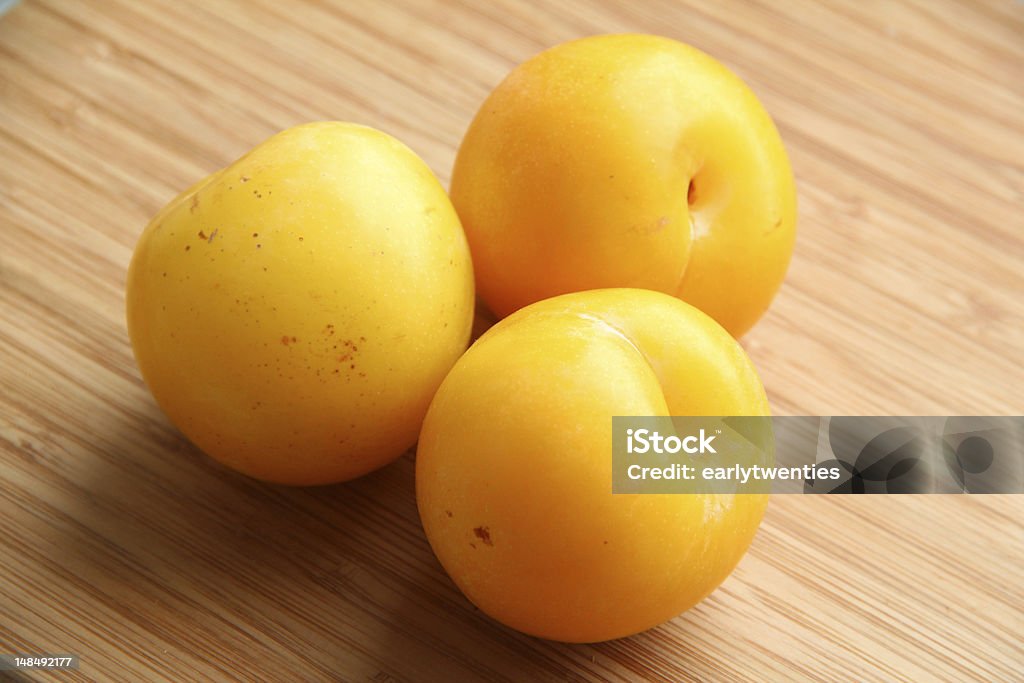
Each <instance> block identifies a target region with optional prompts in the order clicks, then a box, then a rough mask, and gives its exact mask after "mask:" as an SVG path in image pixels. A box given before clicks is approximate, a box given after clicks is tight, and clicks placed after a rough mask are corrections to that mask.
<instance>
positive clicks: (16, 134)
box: [0, 0, 1024, 681]
mask: <svg viewBox="0 0 1024 683" xmlns="http://www.w3.org/2000/svg"><path fill="white" fill-rule="evenodd" d="M623 31H642V32H656V33H662V34H666V35H669V36H672V37H675V38H678V39H681V40H684V41H687V42H690V43H692V44H694V45H696V46H698V47H700V48H702V49H704V50H706V51H708V52H710V53H711V54H713V55H716V56H717V57H718V58H720V59H721V60H723V61H724V62H726V63H727V64H728V65H729V66H731V67H732V68H733V69H735V70H736V71H737V72H738V73H739V74H741V75H742V76H743V77H744V78H745V79H746V80H747V81H748V82H749V83H750V85H751V86H752V87H753V89H754V90H755V91H756V92H757V93H758V95H759V96H760V97H761V98H762V99H763V101H764V103H765V105H766V106H767V108H768V110H769V111H770V112H771V113H772V115H773V116H774V117H775V119H776V121H777V122H778V126H779V129H780V131H781V133H782V135H783V138H784V139H785V141H786V143H787V146H788V148H789V150H790V153H791V157H792V161H793V165H794V168H795V172H796V175H797V180H798V184H799V191H800V228H799V229H800V232H799V240H798V245H797V249H796V254H795V257H794V260H793V265H792V268H791V271H790V274H789V278H788V280H787V281H786V284H785V286H784V287H783V289H782V291H781V293H780V294H779V296H778V299H777V300H776V303H775V305H774V306H773V308H772V310H771V311H770V313H769V314H768V315H767V316H766V317H765V319H764V320H763V321H762V322H761V323H760V324H759V325H758V327H756V328H755V329H754V330H753V331H752V332H751V333H750V334H748V335H747V337H746V338H745V339H744V340H743V342H744V345H745V346H746V347H747V349H748V350H749V351H750V354H751V356H752V357H753V359H754V361H755V362H756V364H757V366H758V367H759V369H760V371H761V373H762V376H763V379H764V381H765V384H766V385H767V388H768V392H769V395H770V398H771V401H772V404H773V408H774V411H775V412H776V413H779V414H786V413H789V414H824V415H829V414H896V415H903V414H941V415H946V414H1020V413H1021V412H1022V407H1024V325H1022V323H1024V303H1022V302H1024V279H1022V266H1024V238H1022V232H1024V221H1022V209H1024V206H1022V204H1024V203H1022V196H1024V194H1022V193H1024V167H1022V160H1024V143H1022V131H1024V78H1022V74H1024V5H1021V4H1020V3H1019V2H1013V1H1011V0H1004V1H1002V2H997V1H995V0H991V1H984V2H980V1H974V2H955V1H949V2H932V1H929V0H919V1H917V2H905V3H904V2H882V1H875V2H849V3H840V2H827V3H820V2H816V1H811V0H788V1H787V2H781V3H779V2H768V1H767V0H764V1H757V2H744V3H734V2H727V3H717V2H708V3H698V2H696V1H694V2H667V1H666V2H646V1H640V0H633V1H628V0H623V1H622V2H583V1H581V0H567V1H564V2H557V3H535V4H527V3H518V2H511V1H500V2H473V1H471V0H465V1H463V2H440V1H428V0H424V1H422V2H419V1H410V2H401V3H384V2H375V1H372V0H366V1H353V2H342V1H338V2H334V3H317V2H308V3H296V2H274V1H271V0H256V1H254V2H246V1H243V0H231V1H227V0H218V1H216V2H198V1H196V2H175V1H173V0H165V1H161V2H150V1H145V2H137V1H135V0H97V1H88V0H25V1H24V2H23V3H22V4H21V5H19V6H17V7H15V8H14V9H13V10H11V12H10V13H9V14H8V15H7V16H5V17H3V18H2V19H0V160H2V163H0V544H2V546H0V547H2V550H0V652H15V651H19V652H37V651H41V652H59V653H64V652H67V653H74V654H78V655H80V656H81V658H82V664H81V669H80V670H79V671H78V672H77V673H75V672H71V673H67V674H61V675H54V676H53V679H54V680H86V679H97V680H132V681H137V680H158V679H170V680H210V679H240V680H250V679H251V680H257V679H258V680H271V681H285V680H331V679H339V680H370V681H394V680H403V681H404V680H438V681H463V680H476V679H491V680H518V681H534V680H548V679H554V680H633V679H641V678H646V679H651V680H662V679H664V680H690V679H693V680H696V679H701V680H722V679H743V680H755V681H762V680H793V679H809V680H854V679H856V680H908V681H926V680H956V681H962V680H972V679H973V680H988V681H992V680H1002V681H1009V680H1021V679H1020V676H1021V671H1022V668H1021V666H1022V664H1024V649H1022V645H1021V634H1022V633H1024V529H1022V523H1021V519H1022V516H1024V496H988V497H982V496H976V497H967V496H960V497H956V496H953V497H941V496H927V497H913V498H912V497H896V496H893V497H811V496H806V497H805V496H779V497H776V498H775V499H773V501H772V504H771V506H770V508H769V511H768V514H767V517H766V519H765V521H764V525H763V527H762V529H761V531H760V533H759V535H758V537H757V539H756V541H755V542H754V545H753V547H752V549H751V551H750V553H749V555H748V556H747V557H746V558H745V559H744V561H743V562H742V564H741V565H740V567H739V568H738V569H737V571H736V572H735V574H734V575H733V576H732V577H731V578H730V579H729V580H728V581H726V583H725V584H724V585H723V586H722V587H721V588H720V589H719V590H718V591H717V592H716V593H714V595H712V596H711V597H710V598H709V599H707V600H706V601H704V602H703V603H702V604H701V605H699V606H698V607H696V608H694V609H693V610H691V611H690V612H688V613H686V614H684V615H683V616H681V617H679V618H678V619H675V620H673V621H672V622H670V623H668V624H666V625H664V626H662V627H660V628H657V629H655V630H652V631H650V632H648V633H644V634H642V635H639V636H635V637H632V638H628V639H624V640H620V641H615V642H609V643H603V644H598V645H562V644H557V643H551V642H545V641H541V640H536V639H533V638H529V637H526V636H522V635H519V634H517V633H514V632H511V631H509V630H507V629H505V628H503V627H501V626H499V625H497V624H495V623H494V622H492V621H490V620H489V619H488V618H487V617H485V616H484V615H482V614H481V613H480V612H478V611H477V610H476V609H474V608H473V607H472V606H471V605H470V604H469V603H468V602H467V601H466V600H465V599H464V598H463V597H462V596H461V595H460V593H459V592H458V591H457V590H456V589H455V587H454V586H453V584H452V583H451V581H449V579H448V578H447V577H446V576H445V574H444V573H443V571H442V570H441V568H440V566H439V565H438V563H437V561H436V560H435V559H434V557H433V555H432V554H431V552H430V549H429V547H428V545H427V542H426V540H425V539H424V536H423V533H422V530H421V527H420V524H419V521H418V518H417V514H416V508H415V503H414V499H413V460H412V456H411V455H409V456H406V457H405V458H403V459H401V460H400V461H398V462H397V463H395V464H394V465H393V466H390V467H388V468H385V469H384V470H382V471H380V472H377V473H376V474H373V475H371V476H368V477H365V478H363V479H360V480H358V481H355V482H352V483H349V484H345V485H340V486H331V487H325V488H316V489H289V488H283V487H276V486H268V485H263V484H260V483H257V482H254V481H251V480H249V479H246V478H243V477H241V476H236V475H234V474H232V473H230V472H227V471H225V470H224V469H222V468H221V467H219V466H217V465H216V464H214V463H213V462H212V461H210V460H209V459H207V458H206V457H204V456H203V455H202V454H201V453H200V452H198V451H197V450H196V449H195V448H194V447H192V446H190V445H189V444H188V443H187V442H186V440H185V439H184V438H183V437H182V436H181V435H180V434H179V433H178V432H177V431H176V430H175V429H174V428H173V427H171V426H170V424H168V422H167V420H166V419H165V418H164V416H163V415H162V414H161V413H160V411H159V410H158V409H157V408H156V406H155V405H154V403H153V400H152V399H151V397H150V396H149V394H148V393H147V391H146V389H145V387H144V386H143V384H142V382H141V381H140V379H139V375H138V372H137V370H136V368H135V364H134V362H133V360H132V356H131V351H130V348H129V345H128V341H127V336H126V333H125V325H124V314H123V307H124V304H123V285H124V275H125V269H126V267H127V264H128V259H129V257H130V254H131V250H132V247H133V245H134V242H135V239H136V238H137V236H138V234H139V232H140V231H141V229H142V227H143V226H144V225H145V224H146V222H147V221H148V219H149V217H150V216H151V215H152V214H153V213H154V212H155V211H156V210H157V209H158V208H160V207H161V206H162V205H163V204H164V203H165V202H166V201H167V200H168V199H169V198H170V197H171V196H172V195H174V194H175V193H176V192H177V191H178V190H180V189H182V188H184V187H186V186H187V185H189V184H191V183H192V182H193V181H195V180H196V179H198V178H200V177H202V176H204V175H206V174H207V173H209V172H211V171H213V170H215V169H217V168H219V167H221V166H223V165H225V164H227V163H229V162H230V161H231V160H233V159H234V158H236V157H237V156H239V155H240V154H241V153H243V152H244V151H245V150H247V149H248V148H250V147H251V146H253V145H254V144H256V143H258V142H259V141H261V140H263V139H264V138H266V137H267V136H269V135H271V134H272V133H274V132H276V131H277V130H279V129H282V128H285V127H288V126H291V125H293V124H297V123H300V122H304V121H309V120H316V119H345V120H352V121H358V122H362V123H367V124H370V125H374V126H376V127H379V128H382V129H384V130H386V131H388V132H390V133H392V134H393V135H396V136H398V137H399V138H401V139H402V140H404V141H405V142H406V143H408V144H409V145H410V146H411V147H412V148H413V149H415V150H416V151H417V152H418V153H419V154H420V155H421V156H423V158H424V159H426V161H427V162H428V163H429V164H430V165H431V166H432V168H433V169H434V170H435V171H436V173H437V174H438V176H439V177H440V178H441V179H442V181H444V182H445V183H447V180H448V177H449V173H450V169H451V165H452V160H453V157H454V153H455V150H456V147H457V145H458V143H459V140H460V137H461V135H462V133H463V131H464V129H465V128H466V126H467V124H468V122H469V120H470V118H471V116H472V115H473V113H474V111H475V108H476V107H477V106H478V105H479V104H480V102H481V101H482V100H483V98H484V96H485V95H486V94H487V92H488V90H489V89H490V88H491V87H493V86H494V85H495V84H496V83H497V82H498V81H499V80H500V79H501V78H502V77H503V76H504V74H505V73H506V72H507V71H508V70H509V69H510V68H511V67H512V66H513V65H514V64H516V63H518V62H519V61H521V60H523V59H525V58H527V57H528V56H530V55H531V54H533V53H535V52H537V51H539V50H541V49H543V48H545V47H547V46H550V45H553V44H555V43H558V42H560V41H563V40H566V39H569V38H573V37H577V36H582V35H587V34H592V33H602V32H623ZM29 678H31V677H29Z"/></svg>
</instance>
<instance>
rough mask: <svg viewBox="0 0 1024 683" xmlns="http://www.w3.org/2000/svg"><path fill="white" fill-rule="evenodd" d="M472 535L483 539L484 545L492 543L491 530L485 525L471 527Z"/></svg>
mask: <svg viewBox="0 0 1024 683" xmlns="http://www.w3.org/2000/svg"><path fill="white" fill-rule="evenodd" d="M473 535H474V536H476V537H477V538H479V539H480V540H481V541H483V542H484V545H494V542H493V541H491V530H490V529H488V528H487V527H485V526H478V527H477V528H475V529H473Z"/></svg>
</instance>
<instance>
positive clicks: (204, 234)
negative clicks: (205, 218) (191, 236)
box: [199, 230, 206, 240]
mask: <svg viewBox="0 0 1024 683" xmlns="http://www.w3.org/2000/svg"><path fill="white" fill-rule="evenodd" d="M199 239H201V240H205V239H206V233H205V232H203V231H202V230H200V231H199Z"/></svg>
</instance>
